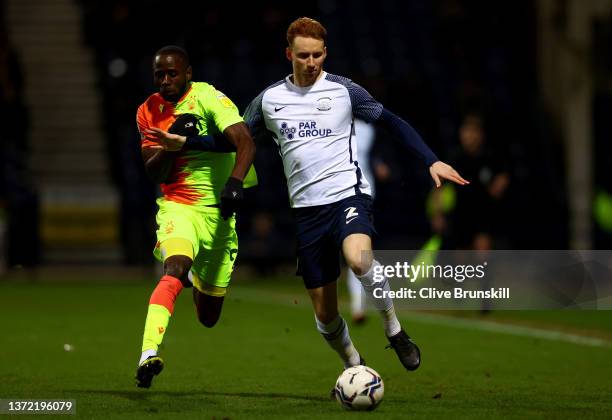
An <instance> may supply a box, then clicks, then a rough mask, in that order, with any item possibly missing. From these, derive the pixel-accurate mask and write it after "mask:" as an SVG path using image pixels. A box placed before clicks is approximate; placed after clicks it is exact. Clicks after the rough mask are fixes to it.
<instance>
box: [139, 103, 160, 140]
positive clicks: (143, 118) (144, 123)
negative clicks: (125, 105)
mask: <svg viewBox="0 0 612 420" xmlns="http://www.w3.org/2000/svg"><path fill="white" fill-rule="evenodd" d="M136 126H137V127H138V133H139V134H140V147H142V148H145V147H150V146H157V143H155V142H154V141H151V140H149V138H148V135H147V133H145V130H146V129H147V128H149V127H150V125H149V120H148V118H147V113H146V107H145V104H142V105H140V106H139V107H138V111H136Z"/></svg>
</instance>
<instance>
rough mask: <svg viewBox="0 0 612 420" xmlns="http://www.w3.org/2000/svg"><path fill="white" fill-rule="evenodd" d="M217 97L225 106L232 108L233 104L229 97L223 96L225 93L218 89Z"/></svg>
mask: <svg viewBox="0 0 612 420" xmlns="http://www.w3.org/2000/svg"><path fill="white" fill-rule="evenodd" d="M217 99H218V100H219V102H221V103H222V104H223V106H224V107H226V108H232V107H233V106H234V103H233V102H232V101H231V99H230V98H228V97H227V96H225V94H224V93H223V92H221V91H220V90H218V91H217Z"/></svg>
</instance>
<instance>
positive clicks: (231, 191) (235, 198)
mask: <svg viewBox="0 0 612 420" xmlns="http://www.w3.org/2000/svg"><path fill="white" fill-rule="evenodd" d="M243 198H244V193H243V191H242V181H241V180H239V179H238V178H234V177H229V178H228V180H227V183H226V184H225V187H224V188H223V191H221V217H223V219H224V220H227V219H228V218H230V217H231V216H232V214H234V213H236V212H237V211H238V209H239V208H240V205H241V204H242V199H243Z"/></svg>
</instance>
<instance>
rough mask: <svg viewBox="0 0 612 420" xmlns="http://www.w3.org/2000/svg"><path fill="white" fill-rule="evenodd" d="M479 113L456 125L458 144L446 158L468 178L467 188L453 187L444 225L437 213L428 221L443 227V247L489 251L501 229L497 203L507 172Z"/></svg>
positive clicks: (501, 194)
mask: <svg viewBox="0 0 612 420" xmlns="http://www.w3.org/2000/svg"><path fill="white" fill-rule="evenodd" d="M488 141H490V140H488V139H487V137H486V133H485V126H484V121H483V119H482V116H481V115H479V114H477V113H470V114H467V115H466V116H465V117H464V119H463V121H462V123H461V126H460V127H459V142H460V146H459V148H458V149H457V150H455V151H454V152H453V153H452V154H451V157H450V161H451V162H453V164H454V165H456V166H457V168H459V170H461V171H462V173H463V174H464V177H465V178H466V179H468V180H469V181H470V185H469V187H466V188H457V189H456V201H455V208H454V211H453V212H452V213H451V215H450V223H449V225H446V224H445V223H444V222H443V221H442V220H441V219H440V217H441V214H440V213H438V214H435V215H434V217H433V220H432V223H433V226H434V229H435V230H438V231H440V230H444V229H447V232H446V233H447V238H448V240H449V242H448V243H447V245H446V247H450V248H459V249H475V250H483V251H484V250H490V249H493V248H494V241H495V240H494V238H495V237H499V236H500V235H502V234H503V233H504V232H503V230H502V229H500V226H501V225H503V222H502V220H503V218H502V217H501V215H502V212H501V210H502V208H501V205H500V204H501V202H502V200H503V198H504V196H505V194H506V190H507V188H508V186H509V184H510V175H509V173H508V171H507V169H506V168H505V165H504V164H503V163H502V160H501V159H500V157H499V156H497V155H496V153H495V152H496V151H495V150H494V149H493V147H491V145H490V143H488Z"/></svg>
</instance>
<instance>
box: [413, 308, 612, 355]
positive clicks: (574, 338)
mask: <svg viewBox="0 0 612 420" xmlns="http://www.w3.org/2000/svg"><path fill="white" fill-rule="evenodd" d="M410 319H412V320H415V321H417V322H419V321H420V322H423V323H428V324H437V325H445V326H449V327H459V328H466V329H472V330H479V331H487V332H492V333H501V334H511V335H517V336H522V337H533V338H541V339H544V340H553V341H565V342H567V343H573V344H582V345H585V346H591V347H612V343H611V342H609V341H606V340H604V339H601V338H595V337H586V336H583V335H577V334H569V333H564V332H560V331H551V330H544V329H541V328H534V327H525V326H522V325H513V324H502V323H499V322H493V321H483V320H480V319H466V318H456V317H451V316H444V315H438V314H428V313H422V312H411V313H410Z"/></svg>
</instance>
